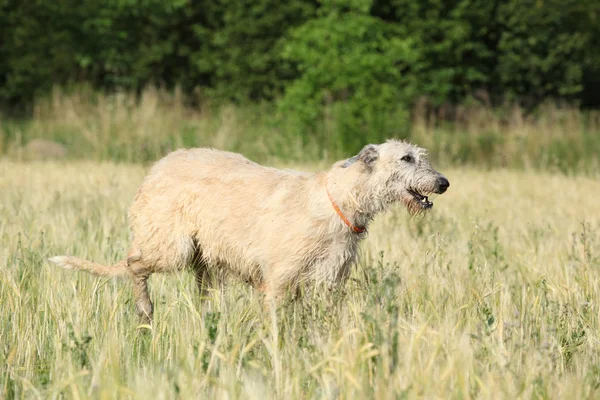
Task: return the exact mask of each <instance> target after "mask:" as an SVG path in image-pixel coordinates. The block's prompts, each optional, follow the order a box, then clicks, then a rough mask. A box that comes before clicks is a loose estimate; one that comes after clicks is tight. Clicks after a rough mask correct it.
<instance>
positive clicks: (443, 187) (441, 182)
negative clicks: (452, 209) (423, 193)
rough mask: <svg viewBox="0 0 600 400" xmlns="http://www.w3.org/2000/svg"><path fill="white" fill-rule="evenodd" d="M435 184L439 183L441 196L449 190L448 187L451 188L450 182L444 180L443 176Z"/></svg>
mask: <svg viewBox="0 0 600 400" xmlns="http://www.w3.org/2000/svg"><path fill="white" fill-rule="evenodd" d="M435 183H437V187H438V193H440V194H441V193H444V192H445V191H446V189H448V187H449V186H450V182H448V179H446V178H444V177H443V176H440V177H439V178H437V180H436V182H435Z"/></svg>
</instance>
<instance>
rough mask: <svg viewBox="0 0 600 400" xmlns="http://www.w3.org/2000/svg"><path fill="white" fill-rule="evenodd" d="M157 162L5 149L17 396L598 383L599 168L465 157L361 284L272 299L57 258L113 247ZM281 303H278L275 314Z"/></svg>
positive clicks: (499, 393)
mask: <svg viewBox="0 0 600 400" xmlns="http://www.w3.org/2000/svg"><path fill="white" fill-rule="evenodd" d="M144 172H145V169H144V168H143V167H140V166H127V165H114V164H109V163H100V164H99V163H92V162H81V163H66V164H52V163H48V164H39V163H31V164H24V163H15V162H9V161H1V162H0V221H1V223H0V239H1V241H2V246H1V247H0V397H1V398H13V397H16V398H38V397H39V398H57V397H60V398H89V397H91V398H115V397H124V398H128V397H132V398H176V397H181V398H265V399H267V398H287V399H296V398H561V399H568V398H572V399H582V398H590V399H591V398H598V396H600V350H599V349H600V346H599V339H600V335H599V332H600V323H599V319H600V308H599V306H600V252H599V250H598V249H599V248H600V237H599V228H600V202H598V199H597V198H596V196H593V195H592V194H593V193H600V183H599V182H598V180H595V179H590V178H585V177H579V176H575V177H565V176H560V175H550V174H542V173H533V172H508V171H503V170H496V171H491V172H487V173H484V172H480V171H477V170H474V169H449V170H444V171H443V172H444V173H446V175H447V176H448V177H449V179H450V181H451V182H452V186H451V188H450V190H449V191H448V193H447V194H444V195H443V196H440V197H438V198H437V199H435V204H436V205H435V207H434V210H433V211H432V212H431V213H430V214H429V215H427V216H426V217H425V218H422V219H420V218H418V219H412V220H411V219H409V218H408V217H407V214H406V212H405V211H403V210H401V209H396V210H394V212H392V213H390V214H388V215H385V216H382V217H381V218H379V219H377V220H376V223H375V225H374V226H373V227H372V229H371V232H370V235H369V238H368V239H367V241H366V242H365V243H364V252H363V258H362V260H363V261H362V262H361V264H360V266H359V268H357V269H356V271H355V273H354V274H353V276H352V279H351V281H350V282H348V284H347V285H346V287H345V293H341V292H340V293H331V294H329V293H321V292H316V293H308V294H307V299H306V300H304V301H302V302H298V303H291V304H287V305H285V306H283V307H281V308H280V309H278V310H277V312H276V314H275V317H276V318H275V319H271V318H269V316H268V315H265V314H264V313H263V311H262V307H261V305H260V298H259V297H258V295H257V294H255V293H253V292H252V290H251V289H249V288H248V287H246V286H244V285H243V284H239V283H234V284H232V285H230V286H227V287H226V288H224V289H223V290H216V291H214V292H212V293H211V295H210V298H209V299H207V300H206V301H204V302H202V301H200V299H198V296H197V295H196V290H195V286H194V283H193V278H192V275H191V274H187V273H184V274H181V275H171V276H154V277H153V278H152V281H151V295H152V298H153V300H154V302H155V305H156V313H155V324H154V326H153V327H152V328H151V329H148V328H147V327H142V326H138V325H137V318H136V316H135V312H134V307H133V304H132V296H131V287H130V285H129V284H128V283H127V282H123V281H118V280H107V279H98V278H94V277H91V276H89V275H86V274H83V273H80V274H77V273H73V272H70V271H64V270H60V269H57V268H56V267H53V266H51V265H50V264H49V263H47V262H46V261H45V259H46V258H47V257H48V256H51V255H56V254H74V255H78V256H81V257H85V258H90V259H95V260H98V261H106V262H110V261H114V260H117V259H119V258H121V257H123V256H124V255H125V252H126V247H127V236H128V233H127V230H126V209H127V207H128V205H129V203H130V201H131V199H132V197H133V194H134V191H135V189H136V186H137V185H138V184H139V183H140V181H141V179H142V177H143V175H144ZM272 321H276V322H275V323H271V322H272Z"/></svg>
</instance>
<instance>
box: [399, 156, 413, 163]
mask: <svg viewBox="0 0 600 400" xmlns="http://www.w3.org/2000/svg"><path fill="white" fill-rule="evenodd" d="M401 160H402V161H406V162H408V163H411V162H413V161H414V160H413V158H412V156H411V155H408V154H407V155H405V156H404V157H402V158H401Z"/></svg>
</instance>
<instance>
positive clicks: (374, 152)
mask: <svg viewBox="0 0 600 400" xmlns="http://www.w3.org/2000/svg"><path fill="white" fill-rule="evenodd" d="M378 158H379V150H378V149H377V146H376V145H374V144H368V145H366V146H365V147H363V149H362V150H361V151H360V153H358V154H357V155H355V156H354V157H351V158H349V159H348V160H347V161H346V162H345V163H344V164H343V165H342V168H348V167H349V166H351V165H352V164H354V163H355V162H357V161H362V162H364V163H365V164H366V165H367V166H369V167H370V166H372V165H373V164H374V163H375V161H377V159H378Z"/></svg>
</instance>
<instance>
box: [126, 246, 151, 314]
mask: <svg viewBox="0 0 600 400" xmlns="http://www.w3.org/2000/svg"><path fill="white" fill-rule="evenodd" d="M127 267H128V269H129V273H130V275H131V280H132V282H133V295H134V298H135V310H136V312H137V314H138V316H139V318H140V320H141V321H142V323H146V324H149V323H150V322H152V313H153V311H154V307H153V305H152V301H151V300H150V293H149V292H148V278H149V277H150V275H151V273H152V272H151V271H150V269H149V268H148V266H147V265H145V264H144V263H143V261H142V258H141V255H140V254H139V253H138V254H135V255H133V256H130V257H129V258H128V259H127Z"/></svg>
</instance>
